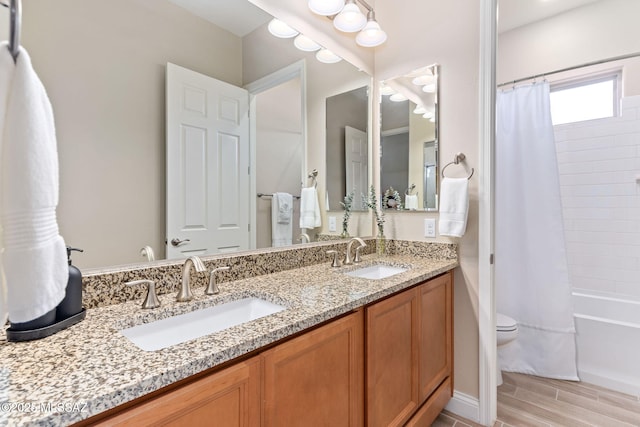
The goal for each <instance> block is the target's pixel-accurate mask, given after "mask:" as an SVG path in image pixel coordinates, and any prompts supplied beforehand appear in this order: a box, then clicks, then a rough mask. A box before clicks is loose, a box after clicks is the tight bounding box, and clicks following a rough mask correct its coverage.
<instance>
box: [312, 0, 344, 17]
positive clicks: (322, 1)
mask: <svg viewBox="0 0 640 427" xmlns="http://www.w3.org/2000/svg"><path fill="white" fill-rule="evenodd" d="M308 5H309V9H311V11H312V12H313V13H316V14H318V15H323V16H333V15H336V14H338V13H339V12H340V11H341V10H342V8H343V7H344V0H309V3H308Z"/></svg>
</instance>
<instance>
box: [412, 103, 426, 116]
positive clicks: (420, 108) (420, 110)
mask: <svg viewBox="0 0 640 427" xmlns="http://www.w3.org/2000/svg"><path fill="white" fill-rule="evenodd" d="M426 112H427V109H426V108H424V107H423V106H422V105H418V106H417V107H416V108H415V109H414V110H413V113H414V114H426Z"/></svg>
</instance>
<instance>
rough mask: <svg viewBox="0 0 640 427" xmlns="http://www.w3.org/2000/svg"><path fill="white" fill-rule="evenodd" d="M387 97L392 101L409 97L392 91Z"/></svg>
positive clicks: (400, 100) (404, 99)
mask: <svg viewBox="0 0 640 427" xmlns="http://www.w3.org/2000/svg"><path fill="white" fill-rule="evenodd" d="M389 99H390V100H392V101H393V102H402V101H406V100H407V99H409V98H407V97H406V96H404V95H403V94H401V93H394V94H393V95H391V96H390V97H389Z"/></svg>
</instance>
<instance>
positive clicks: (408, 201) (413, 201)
mask: <svg viewBox="0 0 640 427" xmlns="http://www.w3.org/2000/svg"><path fill="white" fill-rule="evenodd" d="M404 208H405V209H409V210H412V211H415V210H416V209H418V195H417V194H410V195H406V196H405V197H404Z"/></svg>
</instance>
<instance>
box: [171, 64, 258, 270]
mask: <svg viewBox="0 0 640 427" xmlns="http://www.w3.org/2000/svg"><path fill="white" fill-rule="evenodd" d="M166 108H167V163H166V164H167V202H166V203H167V205H166V213H167V258H179V257H189V256H191V255H203V254H214V253H220V252H234V251H238V250H244V249H248V248H249V116H248V111H249V94H248V92H247V91H246V90H244V89H242V88H239V87H236V86H233V85H230V84H228V83H225V82H221V81H219V80H216V79H213V78H211V77H208V76H205V75H203V74H200V73H196V72H194V71H191V70H188V69H186V68H183V67H180V66H177V65H174V64H170V63H168V64H167V101H166Z"/></svg>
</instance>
